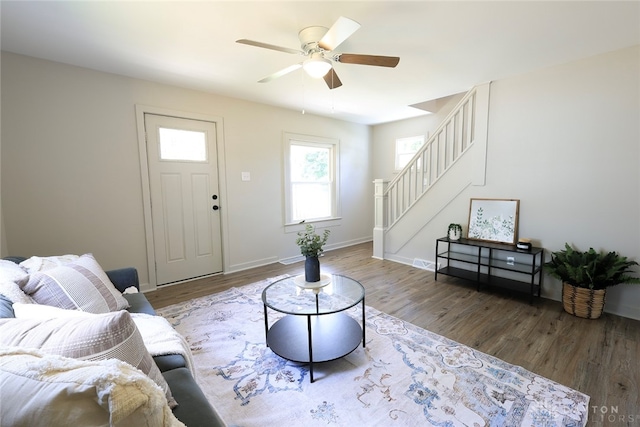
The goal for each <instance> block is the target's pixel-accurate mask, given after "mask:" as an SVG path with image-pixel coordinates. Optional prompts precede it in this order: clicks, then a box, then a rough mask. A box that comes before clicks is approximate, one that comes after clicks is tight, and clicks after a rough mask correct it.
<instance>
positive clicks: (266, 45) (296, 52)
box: [236, 39, 304, 55]
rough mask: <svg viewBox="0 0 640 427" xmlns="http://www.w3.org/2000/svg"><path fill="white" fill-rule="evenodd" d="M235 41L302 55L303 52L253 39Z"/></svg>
mask: <svg viewBox="0 0 640 427" xmlns="http://www.w3.org/2000/svg"><path fill="white" fill-rule="evenodd" d="M236 43H241V44H246V45H249V46H256V47H262V48H265V49H271V50H277V51H280V52H285V53H293V54H295V55H304V52H303V51H301V50H298V49H291V48H288V47H282V46H276V45H274V44H269V43H262V42H257V41H254V40H247V39H240V40H236Z"/></svg>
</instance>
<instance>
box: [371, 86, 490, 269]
mask: <svg viewBox="0 0 640 427" xmlns="http://www.w3.org/2000/svg"><path fill="white" fill-rule="evenodd" d="M489 88H490V83H486V84H483V85H479V86H476V87H474V88H473V89H471V90H470V91H469V92H467V94H466V95H465V96H464V97H463V98H462V99H461V100H460V102H459V103H458V104H457V105H456V107H455V108H454V109H453V110H452V111H451V113H449V115H448V116H447V117H446V118H445V119H444V121H443V122H442V123H441V124H440V126H439V127H438V128H437V129H436V131H435V132H434V133H433V134H432V135H431V137H430V138H429V139H428V140H427V141H426V143H425V144H424V145H423V146H422V147H421V148H420V150H419V151H418V152H417V153H416V155H415V156H414V157H413V158H412V159H411V161H410V162H409V163H408V164H407V165H406V166H405V168H404V169H403V170H402V171H400V173H398V175H397V176H396V177H395V178H394V179H393V180H392V181H391V182H386V181H384V180H381V179H377V180H375V181H374V184H375V226H374V231H373V256H374V258H380V259H384V258H385V257H388V256H389V255H390V254H391V255H392V254H394V253H396V252H397V251H398V250H400V248H401V247H402V246H404V244H406V243H407V242H408V241H409V240H411V238H412V237H413V236H415V235H416V233H417V232H418V231H420V230H421V229H422V228H424V227H425V226H427V225H428V223H429V222H430V221H431V220H432V219H433V218H435V216H436V215H437V214H438V212H440V211H441V210H442V209H443V208H444V207H445V206H446V205H447V204H448V203H450V202H451V201H452V200H453V199H454V198H455V197H457V196H458V195H459V194H460V193H461V192H462V191H463V190H464V189H465V188H467V187H468V186H469V185H483V184H484V180H485V166H486V144H487V125H488V124H487V122H488V117H489ZM462 163H464V164H462ZM454 166H456V169H457V173H455V174H451V173H448V172H450V171H451V170H452V168H453V167H454ZM445 180H446V183H445V182H444V181H445ZM385 254H386V256H385Z"/></svg>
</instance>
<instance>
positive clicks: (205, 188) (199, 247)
mask: <svg viewBox="0 0 640 427" xmlns="http://www.w3.org/2000/svg"><path fill="white" fill-rule="evenodd" d="M144 123H145V130H146V139H147V157H148V159H147V160H148V165H149V186H150V191H151V217H152V222H153V226H152V228H153V239H154V251H155V260H156V265H155V268H156V280H157V284H158V285H164V284H167V283H173V282H178V281H183V280H188V279H192V278H196V277H200V276H205V275H209V274H213V273H219V272H220V271H222V241H221V235H220V210H219V201H220V200H219V192H218V160H217V155H216V153H217V150H216V123H213V122H207V121H200V120H191V119H182V118H176V117H169V116H162V115H155V114H148V113H146V114H145V115H144Z"/></svg>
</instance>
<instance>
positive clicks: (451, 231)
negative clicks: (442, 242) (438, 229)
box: [447, 224, 462, 240]
mask: <svg viewBox="0 0 640 427" xmlns="http://www.w3.org/2000/svg"><path fill="white" fill-rule="evenodd" d="M447 237H448V238H449V240H458V239H460V237H462V226H461V225H460V224H449V228H448V230H447Z"/></svg>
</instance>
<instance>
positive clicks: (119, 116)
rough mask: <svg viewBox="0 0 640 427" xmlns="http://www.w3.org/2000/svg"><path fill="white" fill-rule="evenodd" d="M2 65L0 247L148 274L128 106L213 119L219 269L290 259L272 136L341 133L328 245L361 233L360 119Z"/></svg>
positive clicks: (25, 64) (28, 64)
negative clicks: (337, 216)
mask: <svg viewBox="0 0 640 427" xmlns="http://www.w3.org/2000/svg"><path fill="white" fill-rule="evenodd" d="M1 64H2V82H1V83H2V206H3V210H4V222H5V225H6V228H5V231H6V243H7V248H6V252H7V253H9V254H12V255H24V256H29V255H54V254H63V253H84V252H93V253H94V254H95V256H96V257H97V259H98V260H99V261H100V262H101V264H103V267H104V268H107V269H109V268H117V267H122V266H129V265H130V266H134V267H136V268H138V271H139V273H140V275H141V277H140V279H141V282H142V283H146V282H147V281H148V277H147V276H148V275H147V265H146V264H147V254H146V246H145V235H144V216H143V207H142V206H143V205H142V189H141V175H140V161H139V155H138V142H137V134H136V116H135V105H136V104H142V105H148V106H153V107H159V108H166V109H172V110H178V111H186V112H194V113H200V114H206V115H211V116H219V117H222V118H223V120H224V131H225V135H224V141H222V143H224V144H225V145H224V148H225V156H226V157H225V158H224V159H221V161H224V162H225V169H226V174H227V175H226V177H224V178H225V181H226V184H227V188H226V189H225V193H226V196H227V197H226V199H223V200H220V206H221V208H222V209H225V210H226V212H225V213H226V215H227V217H228V226H227V228H226V229H224V230H223V233H224V234H225V236H226V237H227V239H226V240H227V241H228V242H229V244H228V247H226V248H225V254H224V265H225V271H227V272H229V271H234V270H239V269H243V268H249V267H252V266H256V265H260V264H264V263H271V262H274V261H277V260H278V259H282V258H288V257H293V256H296V255H298V254H299V251H298V248H297V246H296V245H295V237H296V235H295V234H294V233H288V234H287V233H285V232H284V230H283V212H282V209H283V202H282V160H283V158H282V156H283V155H282V133H283V132H294V133H300V134H309V135H317V136H323V137H330V138H337V139H339V140H340V148H341V152H340V155H341V171H340V172H341V199H342V200H341V207H342V217H343V219H342V224H341V225H340V226H337V227H333V228H332V234H331V237H330V238H329V243H328V246H327V248H328V249H331V248H332V247H339V246H344V245H349V244H353V243H359V242H362V241H367V240H371V234H372V228H373V209H372V206H373V184H372V181H373V175H372V174H371V153H370V152H371V128H370V127H369V126H364V125H358V124H353V123H348V122H344V121H338V120H332V119H329V118H324V117H319V116H313V115H310V114H306V115H302V114H300V112H297V111H291V110H284V109H279V108H274V107H270V106H266V105H262V104H256V103H250V102H245V101H241V100H237V99H231V98H226V97H222V96H217V95H213V94H208V93H204V92H197V91H191V90H185V89H181V88H177V87H171V86H165V85H160V84H156V83H151V82H147V81H141V80H135V79H130V78H125V77H121V76H116V75H112V74H105V73H100V72H95V71H91V70H87V69H83V68H78V67H72V66H67V65H64V64H60V63H54V62H49V61H43V60H38V59H34V58H29V57H25V56H21V55H16V54H11V53H6V52H3V53H2V63H1ZM242 171H248V172H251V181H249V182H242V181H241V172H242Z"/></svg>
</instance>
